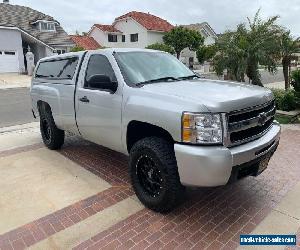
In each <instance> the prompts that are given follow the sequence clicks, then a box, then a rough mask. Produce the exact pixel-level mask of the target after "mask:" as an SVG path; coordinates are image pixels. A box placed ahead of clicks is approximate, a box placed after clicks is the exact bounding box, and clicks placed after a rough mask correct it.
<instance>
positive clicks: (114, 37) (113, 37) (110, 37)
mask: <svg viewBox="0 0 300 250" xmlns="http://www.w3.org/2000/svg"><path fill="white" fill-rule="evenodd" d="M108 42H110V43H116V42H118V36H117V35H112V34H108Z"/></svg>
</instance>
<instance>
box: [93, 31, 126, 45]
mask: <svg viewBox="0 0 300 250" xmlns="http://www.w3.org/2000/svg"><path fill="white" fill-rule="evenodd" d="M89 36H90V37H93V38H94V39H95V40H96V42H98V43H99V44H100V45H101V46H104V47H111V48H121V47H122V35H119V34H118V42H116V43H111V42H108V33H107V32H104V31H102V30H99V29H98V28H93V30H92V31H91V33H90V34H89Z"/></svg>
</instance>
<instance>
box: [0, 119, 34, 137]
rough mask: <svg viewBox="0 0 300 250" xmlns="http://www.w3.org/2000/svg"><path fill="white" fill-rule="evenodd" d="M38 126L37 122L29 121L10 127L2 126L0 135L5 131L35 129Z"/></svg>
mask: <svg viewBox="0 0 300 250" xmlns="http://www.w3.org/2000/svg"><path fill="white" fill-rule="evenodd" d="M38 127H39V122H31V123H26V124H21V125H15V126H10V127H3V128H0V135H1V134H5V133H10V132H15V131H20V130H28V129H35V128H38Z"/></svg>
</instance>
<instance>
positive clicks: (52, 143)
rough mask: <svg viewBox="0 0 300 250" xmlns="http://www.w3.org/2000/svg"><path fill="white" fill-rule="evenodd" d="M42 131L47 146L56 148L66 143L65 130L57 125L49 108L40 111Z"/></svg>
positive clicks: (52, 148)
mask: <svg viewBox="0 0 300 250" xmlns="http://www.w3.org/2000/svg"><path fill="white" fill-rule="evenodd" d="M40 131H41V135H42V139H43V142H44V144H45V145H46V146H47V148H49V149H51V150H56V149H60V148H61V147H62V145H63V144H64V140H65V132H64V131H63V130H60V129H58V128H57V127H56V125H55V122H54V119H53V116H52V113H51V112H50V111H48V110H43V111H41V112H40Z"/></svg>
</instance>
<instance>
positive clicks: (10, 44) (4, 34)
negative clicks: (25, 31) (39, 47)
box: [0, 28, 25, 73]
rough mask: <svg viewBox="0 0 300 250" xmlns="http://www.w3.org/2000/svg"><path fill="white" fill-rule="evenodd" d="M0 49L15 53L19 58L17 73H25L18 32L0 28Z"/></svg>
mask: <svg viewBox="0 0 300 250" xmlns="http://www.w3.org/2000/svg"><path fill="white" fill-rule="evenodd" d="M0 49H3V50H12V51H17V53H18V57H19V72H20V73H21V72H24V71H25V65H24V54H23V48H22V38H21V32H20V31H18V30H12V29H1V28H0Z"/></svg>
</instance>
